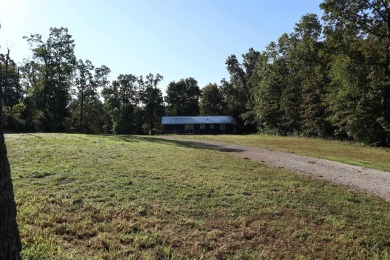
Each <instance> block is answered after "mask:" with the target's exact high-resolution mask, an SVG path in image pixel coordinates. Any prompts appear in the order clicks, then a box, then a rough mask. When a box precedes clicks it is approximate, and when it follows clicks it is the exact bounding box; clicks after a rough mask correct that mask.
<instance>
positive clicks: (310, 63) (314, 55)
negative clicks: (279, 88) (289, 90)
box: [289, 14, 333, 137]
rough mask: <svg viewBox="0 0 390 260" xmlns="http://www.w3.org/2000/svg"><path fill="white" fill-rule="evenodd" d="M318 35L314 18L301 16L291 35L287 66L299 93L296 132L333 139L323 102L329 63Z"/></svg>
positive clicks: (309, 15)
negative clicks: (298, 130) (293, 73)
mask: <svg viewBox="0 0 390 260" xmlns="http://www.w3.org/2000/svg"><path fill="white" fill-rule="evenodd" d="M321 35H322V26H321V23H320V21H319V20H318V17H317V15H315V14H307V15H304V16H303V17H302V18H301V20H300V21H299V23H297V24H296V26H295V31H294V33H293V34H292V35H291V38H292V39H293V42H294V46H293V47H292V48H291V49H290V51H289V60H290V62H289V64H290V70H292V71H295V84H299V85H300V90H301V93H302V94H301V104H300V108H299V114H300V120H301V122H300V129H301V131H302V133H303V135H305V136H315V137H326V136H332V135H333V131H332V130H333V129H332V127H331V124H330V122H329V120H328V117H329V109H328V108H329V104H328V102H327V98H326V97H327V94H328V86H329V81H330V80H329V78H328V73H329V72H328V68H327V67H328V64H329V62H330V59H329V54H327V50H326V46H325V44H324V42H322V41H320V37H321Z"/></svg>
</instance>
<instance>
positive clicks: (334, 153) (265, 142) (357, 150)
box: [181, 135, 390, 171]
mask: <svg viewBox="0 0 390 260" xmlns="http://www.w3.org/2000/svg"><path fill="white" fill-rule="evenodd" d="M181 137H182V138H186V139H191V140H213V141H222V142H230V143H235V144H242V145H248V146H254V147H260V148H268V149H273V150H278V151H284V152H292V153H297V154H302V155H307V156H312V157H316V158H322V159H328V160H332V161H337V162H343V163H348V164H352V165H358V166H363V167H368V168H373V169H379V170H385V171H390V149H389V148H376V147H369V146H364V145H361V144H357V143H352V142H340V141H333V140H323V139H315V138H304V137H283V136H273V135H190V136H181Z"/></svg>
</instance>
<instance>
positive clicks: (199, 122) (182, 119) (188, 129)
mask: <svg viewBox="0 0 390 260" xmlns="http://www.w3.org/2000/svg"><path fill="white" fill-rule="evenodd" d="M161 124H162V126H163V133H164V134H233V133H234V132H235V131H234V126H235V124H236V121H235V120H234V118H233V117H231V116H163V117H162V119H161Z"/></svg>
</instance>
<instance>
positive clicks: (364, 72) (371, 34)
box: [321, 0, 390, 145]
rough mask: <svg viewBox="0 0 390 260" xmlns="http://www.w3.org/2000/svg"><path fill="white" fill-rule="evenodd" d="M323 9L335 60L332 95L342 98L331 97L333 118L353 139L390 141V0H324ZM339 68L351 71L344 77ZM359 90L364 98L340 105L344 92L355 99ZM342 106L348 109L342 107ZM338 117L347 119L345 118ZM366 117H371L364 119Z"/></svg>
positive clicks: (328, 40)
mask: <svg viewBox="0 0 390 260" xmlns="http://www.w3.org/2000/svg"><path fill="white" fill-rule="evenodd" d="M321 8H322V9H323V10H324V12H325V14H324V16H323V20H324V22H325V35H326V41H327V44H328V45H329V48H330V50H331V51H332V53H333V59H334V61H333V62H332V74H331V75H332V80H333V88H332V93H331V95H330V96H331V98H340V99H338V100H331V101H332V106H331V109H332V118H333V120H336V121H334V123H335V124H338V125H340V124H343V125H344V129H345V131H344V132H345V134H346V135H347V136H348V137H349V138H354V139H355V140H357V141H363V142H369V143H373V144H380V145H389V144H390V26H389V24H390V2H388V1H383V0H355V1H348V0H340V1H330V0H325V1H324V2H323V3H322V4H321ZM354 66H358V67H354ZM341 73H347V74H344V76H342V77H340V75H341ZM342 78H346V79H348V78H350V79H351V80H350V81H349V82H348V81H347V80H344V79H342ZM357 93H359V94H364V95H363V96H362V97H359V98H358V99H359V100H360V101H358V102H357V101H355V100H353V99H351V100H350V101H349V103H350V106H348V108H347V107H345V106H343V105H342V104H340V103H341V102H345V97H350V98H352V97H354V96H356V94H357ZM362 104H364V106H365V107H364V108H363V109H362V108H361V106H362ZM340 107H344V108H345V109H347V110H343V111H342V110H340V109H339V108H340ZM340 113H342V115H341V114H340ZM337 118H339V119H340V120H341V119H342V118H345V123H342V122H341V121H338V119H337ZM362 118H364V119H371V120H369V121H365V120H364V121H362V120H361V119H362ZM369 132H370V133H371V134H369V135H368V136H367V135H366V133H369Z"/></svg>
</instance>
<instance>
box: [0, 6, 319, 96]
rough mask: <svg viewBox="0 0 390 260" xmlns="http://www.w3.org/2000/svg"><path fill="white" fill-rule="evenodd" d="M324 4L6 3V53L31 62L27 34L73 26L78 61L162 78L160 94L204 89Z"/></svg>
mask: <svg viewBox="0 0 390 260" xmlns="http://www.w3.org/2000/svg"><path fill="white" fill-rule="evenodd" d="M321 2H322V1H320V0H242V1H238V0H0V24H1V29H0V46H1V49H0V52H2V53H5V52H6V48H9V49H10V56H11V58H12V59H13V60H15V61H16V62H22V61H23V59H24V58H29V57H30V56H31V51H30V50H29V46H28V44H27V42H26V40H24V39H23V36H27V35H30V34H35V33H38V34H41V35H42V36H43V38H44V39H47V36H48V34H49V28H50V27H66V28H68V30H69V34H70V35H72V37H73V39H74V40H75V44H76V47H75V54H76V56H77V58H78V59H83V60H85V59H89V60H90V61H92V63H93V64H94V65H95V66H101V65H106V66H107V67H109V68H110V69H111V74H110V79H111V80H114V79H115V78H117V76H118V75H119V74H133V75H136V76H139V75H146V74H149V73H153V74H157V73H159V74H161V75H162V76H164V80H163V81H162V82H161V83H160V86H159V87H160V88H161V89H162V90H163V91H165V89H166V86H167V85H168V84H169V83H170V82H172V81H179V80H180V79H183V78H187V77H193V78H195V79H196V80H197V81H198V85H199V87H201V88H202V87H204V86H205V85H206V84H208V83H220V81H221V79H222V78H226V79H228V78H229V74H228V73H227V70H226V65H225V61H226V59H227V57H228V56H229V55H231V54H235V55H236V56H237V57H241V54H244V53H246V52H247V51H248V50H249V48H251V47H252V48H254V49H255V50H257V51H263V50H265V47H266V46H267V45H268V44H269V43H270V42H271V41H276V40H277V39H278V38H279V37H280V36H281V35H282V34H283V33H285V32H286V33H291V32H293V30H294V26H295V23H297V22H299V20H300V18H301V17H302V16H303V15H305V14H307V13H316V14H317V15H318V16H319V17H321V15H322V11H321V9H320V8H319V5H320V3H321Z"/></svg>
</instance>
